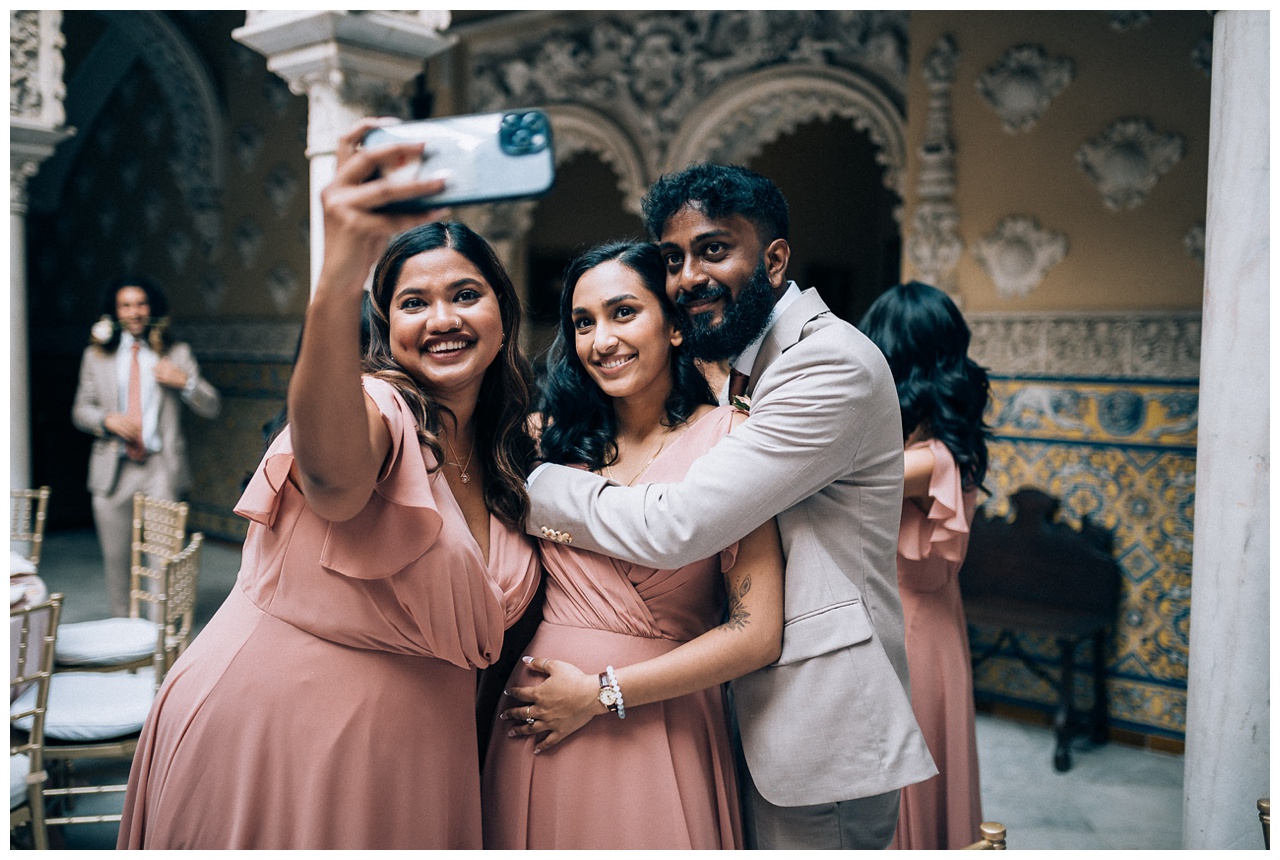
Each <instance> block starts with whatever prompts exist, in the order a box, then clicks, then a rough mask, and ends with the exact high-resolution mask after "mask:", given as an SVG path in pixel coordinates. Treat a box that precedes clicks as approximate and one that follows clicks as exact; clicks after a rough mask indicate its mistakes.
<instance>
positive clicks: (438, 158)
mask: <svg viewBox="0 0 1280 860" xmlns="http://www.w3.org/2000/svg"><path fill="white" fill-rule="evenodd" d="M419 140H423V141H426V147H425V149H424V150H423V153H422V161H421V162H419V163H418V164H409V165H406V166H404V167H402V168H399V169H397V170H394V171H392V172H391V173H389V174H388V176H390V177H392V178H397V177H399V178H403V179H405V180H409V179H413V178H417V177H424V178H425V177H428V176H433V175H435V174H437V173H441V172H447V173H448V179H447V182H448V184H447V186H446V187H445V190H444V191H443V192H442V193H441V194H437V195H435V196H433V197H425V198H418V199H415V200H405V201H401V202H399V203H395V204H392V205H391V206H388V207H386V208H387V209H389V210H395V211H421V210H423V209H433V208H437V207H441V206H458V205H466V204H470V203H487V202H494V201H498V200H518V199H522V198H529V197H538V196H540V195H542V194H545V193H546V192H547V191H549V190H550V189H551V186H552V185H553V184H554V183H555V176H556V166H555V153H554V150H553V148H552V139H551V121H550V120H549V119H548V118H547V115H546V114H545V113H543V112H542V111H540V110H537V109H536V108H526V109H517V110H509V111H499V112H495V113H484V114H467V115H463V116H449V117H441V118H439V119H429V120H422V121H419V122H406V123H403V124H401V125H392V126H384V127H380V128H375V129H373V130H372V131H370V132H369V133H368V134H366V135H365V136H364V140H363V144H364V145H365V146H367V147H373V146H383V145H386V144H388V143H396V142H403V141H419Z"/></svg>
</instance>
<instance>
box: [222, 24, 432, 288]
mask: <svg viewBox="0 0 1280 860" xmlns="http://www.w3.org/2000/svg"><path fill="white" fill-rule="evenodd" d="M448 26H449V13H448V12H447V11H443V10H423V11H421V12H380V11H372V12H370V11H341V10H337V11H309V10H302V11H287V10H284V11H282V10H272V11H249V12H248V13H247V14H246V16H245V25H244V26H243V27H240V28H238V29H236V30H235V31H233V32H232V34H231V36H232V38H234V39H235V40H236V41H237V42H240V43H242V44H244V45H247V46H248V47H250V48H252V49H253V50H255V51H257V52H258V53H260V54H262V55H263V56H265V57H266V58H267V68H268V69H270V70H271V71H273V72H275V73H276V74H277V75H279V76H280V77H282V78H284V80H285V81H286V82H288V84H289V89H290V90H291V91H292V92H293V93H294V94H295V95H305V96H306V97H307V108H308V117H307V158H308V159H310V162H311V286H312V289H314V288H315V282H316V277H317V276H318V275H319V273H320V261H321V259H322V251H323V249H324V222H323V215H322V212H321V210H320V192H321V190H323V189H324V187H325V186H326V185H328V184H329V182H330V180H332V179H333V174H334V167H335V163H336V156H335V151H336V147H337V142H338V138H339V137H340V136H341V135H342V133H343V132H345V131H346V130H347V129H348V128H350V127H351V124H352V123H354V122H355V121H356V120H357V119H359V118H360V117H364V116H399V117H404V116H407V114H408V110H407V104H408V95H409V93H408V85H409V84H410V83H411V82H412V81H413V79H414V78H415V77H416V76H417V75H418V74H419V73H420V72H422V69H423V65H424V63H425V62H426V60H427V58H428V57H431V56H433V55H435V54H438V53H440V52H441V51H444V50H445V49H447V48H448V47H449V46H450V45H452V44H453V41H454V39H453V37H451V36H445V35H444V34H443V33H442V31H443V30H444V29H445V28H447V27H448Z"/></svg>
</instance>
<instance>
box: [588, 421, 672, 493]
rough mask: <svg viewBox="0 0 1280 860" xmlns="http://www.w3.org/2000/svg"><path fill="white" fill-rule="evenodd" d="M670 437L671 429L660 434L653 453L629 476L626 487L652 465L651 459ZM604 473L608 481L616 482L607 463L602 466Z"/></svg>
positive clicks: (652, 459) (659, 452)
mask: <svg viewBox="0 0 1280 860" xmlns="http://www.w3.org/2000/svg"><path fill="white" fill-rule="evenodd" d="M670 438H671V430H667V431H666V432H665V433H663V434H662V439H660V440H659V441H658V448H657V450H656V451H654V452H653V454H651V455H650V456H649V459H648V460H647V461H645V464H644V465H643V466H641V467H640V470H639V471H637V472H636V473H635V474H634V475H632V476H631V480H630V481H627V486H628V487H630V486H631V485H632V484H634V483H635V482H636V478H639V477H640V476H641V475H643V474H644V472H645V469H648V468H649V467H650V466H652V465H653V461H654V460H656V459H658V455H659V454H661V453H662V449H663V447H664V446H665V445H666V444H667V440H668V439H670ZM604 473H605V477H607V478H608V479H609V480H610V481H614V482H615V483H617V480H616V479H615V478H614V477H613V470H612V469H610V468H609V467H608V466H607V465H606V466H605V467H604Z"/></svg>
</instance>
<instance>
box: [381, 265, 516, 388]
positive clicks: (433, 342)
mask: <svg viewBox="0 0 1280 860" xmlns="http://www.w3.org/2000/svg"><path fill="white" fill-rule="evenodd" d="M389 316H390V341H391V356H392V358H394V359H395V361H396V363H397V364H399V365H400V367H401V368H403V369H404V371H405V372H406V373H407V374H409V376H411V377H413V379H414V381H416V382H417V383H418V384H419V385H420V386H422V388H423V389H424V390H426V391H428V392H430V393H431V394H433V395H435V396H436V397H438V398H440V399H442V400H444V401H446V402H449V401H454V402H456V401H457V400H458V399H459V398H468V397H469V398H470V399H471V400H472V402H473V403H474V400H475V398H476V397H478V396H479V393H480V384H481V383H482V382H483V381H484V374H485V371H487V370H488V369H489V365H490V364H492V363H493V360H494V359H495V358H496V357H497V355H498V353H499V352H500V351H501V349H502V341H503V329H502V311H501V308H500V307H499V305H498V297H497V294H496V293H495V292H494V290H493V287H492V286H490V285H489V282H488V281H486V280H485V277H484V275H483V274H481V273H480V270H479V269H477V268H476V267H475V265H474V264H473V263H471V261H470V260H468V259H467V258H466V257H464V256H462V254H459V253H458V252H457V251H454V250H453V249H451V248H436V249H434V250H431V251H425V252H423V253H421V254H417V255H415V256H413V257H410V258H409V259H408V260H406V261H405V263H404V266H403V267H402V268H401V270H400V277H399V280H398V281H397V282H396V285H395V289H394V291H393V292H392V295H391V305H390V309H389Z"/></svg>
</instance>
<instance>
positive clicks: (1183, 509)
mask: <svg viewBox="0 0 1280 860" xmlns="http://www.w3.org/2000/svg"><path fill="white" fill-rule="evenodd" d="M1197 402H1198V387H1197V385H1196V384H1195V383H1194V382H1153V381H1145V380H1140V381H1116V380H1087V379H1085V380H1080V379H1064V378H1047V377H1034V378H1017V377H993V379H992V404H991V408H990V410H989V412H988V421H989V422H990V423H991V425H992V431H993V436H994V438H993V442H992V445H991V468H990V470H989V472H988V475H987V487H988V489H989V490H990V491H991V496H990V497H989V498H987V499H986V500H985V502H984V504H985V506H986V507H987V509H988V510H989V511H991V512H992V513H996V514H1000V515H1004V514H1007V513H1008V511H1009V496H1010V494H1012V493H1014V492H1016V491H1017V490H1019V489H1020V488H1022V487H1026V486H1032V487H1038V488H1040V489H1043V490H1044V491H1046V492H1048V493H1050V494H1051V495H1053V496H1055V497H1057V498H1059V499H1061V501H1062V507H1061V509H1060V512H1059V517H1060V518H1061V519H1063V520H1064V521H1066V522H1068V523H1070V524H1071V525H1078V524H1079V522H1080V519H1081V518H1082V517H1086V516H1087V517H1089V518H1091V519H1092V520H1093V521H1094V522H1095V523H1097V524H1099V525H1101V526H1103V527H1104V528H1106V529H1107V530H1109V531H1110V532H1111V533H1112V534H1113V535H1114V542H1115V545H1114V553H1115V557H1116V560H1117V561H1118V563H1119V565H1120V568H1121V571H1122V574H1123V582H1122V587H1121V598H1120V602H1121V606H1120V611H1119V615H1118V617H1117V620H1116V627H1115V634H1114V636H1113V639H1112V645H1111V649H1110V653H1109V655H1108V661H1107V665H1108V685H1109V697H1110V712H1111V718H1112V721H1113V724H1115V725H1117V726H1119V727H1122V728H1128V729H1131V730H1135V731H1140V732H1144V733H1148V734H1158V735H1164V736H1169V737H1175V738H1181V737H1182V735H1183V732H1184V730H1185V718H1186V683H1187V655H1188V636H1189V629H1190V594H1191V542H1192V524H1193V520H1194V504H1195V445H1196V418H1197ZM973 635H974V637H975V639H974V642H973V646H974V649H975V650H978V649H982V648H983V647H984V646H986V645H989V644H990V643H991V642H992V641H993V639H994V636H993V635H992V634H989V633H988V632H987V631H979V630H977V629H974V630H973ZM1023 647H1024V648H1025V649H1026V650H1027V651H1029V652H1030V653H1032V654H1033V655H1035V656H1036V659H1037V660H1042V661H1043V662H1044V663H1045V664H1047V665H1052V664H1056V663H1057V662H1058V660H1059V657H1058V650H1057V646H1056V645H1055V644H1054V643H1052V642H1049V641H1047V640H1046V641H1034V640H1026V639H1024V641H1023ZM1081 652H1082V653H1080V654H1079V655H1078V659H1079V660H1080V668H1081V670H1085V671H1081V672H1079V673H1077V675H1076V678H1077V685H1078V690H1077V692H1078V701H1079V702H1081V703H1083V704H1086V705H1087V704H1088V703H1089V702H1090V701H1091V698H1092V688H1091V678H1090V675H1089V673H1088V672H1087V665H1088V660H1089V659H1090V655H1089V654H1088V651H1087V649H1081ZM974 683H975V688H976V690H977V691H978V693H979V695H980V696H983V695H986V696H988V697H990V698H995V699H999V700H1003V701H1011V702H1017V703H1021V704H1029V705H1044V706H1048V705H1050V704H1052V702H1053V701H1054V697H1053V693H1052V691H1051V690H1050V689H1049V687H1048V685H1047V684H1045V683H1044V682H1043V681H1041V680H1040V679H1038V678H1036V677H1035V676H1034V675H1032V674H1031V673H1030V672H1028V671H1027V670H1026V669H1025V668H1023V667H1021V665H1020V664H1019V663H1018V662H1017V661H1016V660H1014V659H1012V658H1003V657H996V658H992V659H991V660H989V661H987V662H985V663H984V664H983V665H982V666H981V667H979V670H978V673H977V676H976V677H975V678H974Z"/></svg>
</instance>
